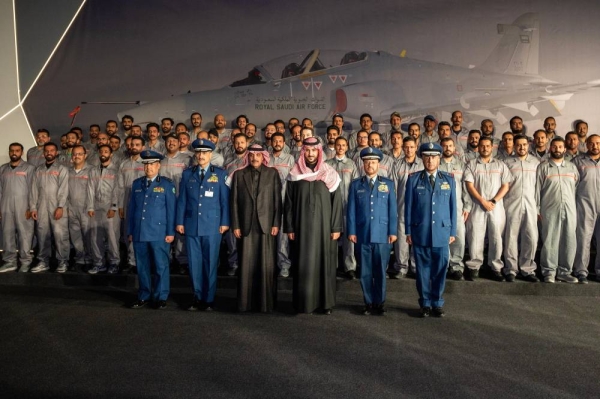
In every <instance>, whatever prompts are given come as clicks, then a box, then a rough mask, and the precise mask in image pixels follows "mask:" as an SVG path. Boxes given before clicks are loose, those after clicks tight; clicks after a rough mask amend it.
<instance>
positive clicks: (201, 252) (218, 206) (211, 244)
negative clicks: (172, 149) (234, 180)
mask: <svg viewBox="0 0 600 399" xmlns="http://www.w3.org/2000/svg"><path fill="white" fill-rule="evenodd" d="M192 147H193V148H194V151H195V152H196V160H197V161H198V165H196V166H194V167H192V168H189V169H186V170H185V171H183V176H182V177H181V183H180V184H179V197H178V198H177V218H176V224H177V227H176V230H177V232H178V233H179V234H185V240H186V246H187V252H188V261H189V269H190V279H191V280H192V288H193V291H194V301H193V303H192V304H191V305H190V306H189V307H188V310H192V311H194V310H198V309H204V310H212V309H213V306H214V305H213V302H214V298H215V291H216V289H217V267H218V264H219V249H220V246H221V236H222V234H223V233H225V232H226V231H227V230H229V188H228V187H227V186H226V185H225V180H226V179H227V172H225V170H223V169H221V168H218V167H216V166H214V165H211V164H210V158H211V156H212V152H213V151H214V149H215V145H214V144H213V143H212V142H211V141H210V140H202V139H198V140H195V141H194V142H193V143H192Z"/></svg>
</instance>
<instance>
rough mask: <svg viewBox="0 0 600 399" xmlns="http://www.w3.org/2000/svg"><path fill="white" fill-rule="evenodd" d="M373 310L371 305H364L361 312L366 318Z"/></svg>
mask: <svg viewBox="0 0 600 399" xmlns="http://www.w3.org/2000/svg"><path fill="white" fill-rule="evenodd" d="M372 309H373V307H372V306H371V305H365V308H364V309H363V311H362V314H363V315H364V316H368V315H370V314H371V310H372Z"/></svg>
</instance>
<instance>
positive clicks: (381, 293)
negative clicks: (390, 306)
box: [346, 147, 398, 314]
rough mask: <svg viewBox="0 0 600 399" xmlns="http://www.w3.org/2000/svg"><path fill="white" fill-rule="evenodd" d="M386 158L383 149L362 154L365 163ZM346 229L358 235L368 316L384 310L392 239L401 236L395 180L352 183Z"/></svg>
mask: <svg viewBox="0 0 600 399" xmlns="http://www.w3.org/2000/svg"><path fill="white" fill-rule="evenodd" d="M382 155H383V154H382V153H381V151H380V150H378V149H374V148H370V147H369V148H365V149H363V150H362V151H361V158H362V159H363V160H366V159H381V158H382ZM371 183H372V184H373V187H372V188H371V185H370V184H371ZM346 230H347V232H346V233H347V235H348V236H356V245H355V247H354V248H355V250H354V252H355V256H356V258H357V259H359V260H360V265H361V272H360V283H361V286H362V289H363V296H364V301H365V305H366V306H367V310H366V312H367V313H366V314H368V312H369V310H370V309H369V308H370V307H371V306H372V307H373V308H375V309H378V308H379V309H382V308H381V306H383V303H384V302H385V295H386V279H385V270H386V268H387V265H388V261H389V259H390V253H391V250H392V244H391V243H390V242H389V237H390V236H397V235H398V207H397V203H396V191H395V185H394V182H393V181H392V180H390V179H388V178H385V177H381V176H375V177H374V178H373V180H372V182H371V179H369V177H367V176H363V177H360V178H358V179H354V180H353V181H352V183H351V184H350V189H349V192H348V205H347V216H346Z"/></svg>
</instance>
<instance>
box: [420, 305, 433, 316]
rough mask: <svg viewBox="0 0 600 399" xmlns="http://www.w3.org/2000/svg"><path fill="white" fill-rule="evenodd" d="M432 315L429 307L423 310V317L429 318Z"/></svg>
mask: <svg viewBox="0 0 600 399" xmlns="http://www.w3.org/2000/svg"><path fill="white" fill-rule="evenodd" d="M430 314H431V308H430V307H429V306H426V307H424V308H421V317H429V315H430Z"/></svg>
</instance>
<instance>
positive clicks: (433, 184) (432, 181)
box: [429, 175, 435, 188]
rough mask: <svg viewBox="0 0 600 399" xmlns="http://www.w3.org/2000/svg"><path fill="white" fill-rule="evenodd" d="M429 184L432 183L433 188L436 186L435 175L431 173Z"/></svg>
mask: <svg viewBox="0 0 600 399" xmlns="http://www.w3.org/2000/svg"><path fill="white" fill-rule="evenodd" d="M429 184H431V188H434V187H435V177H433V175H429Z"/></svg>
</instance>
